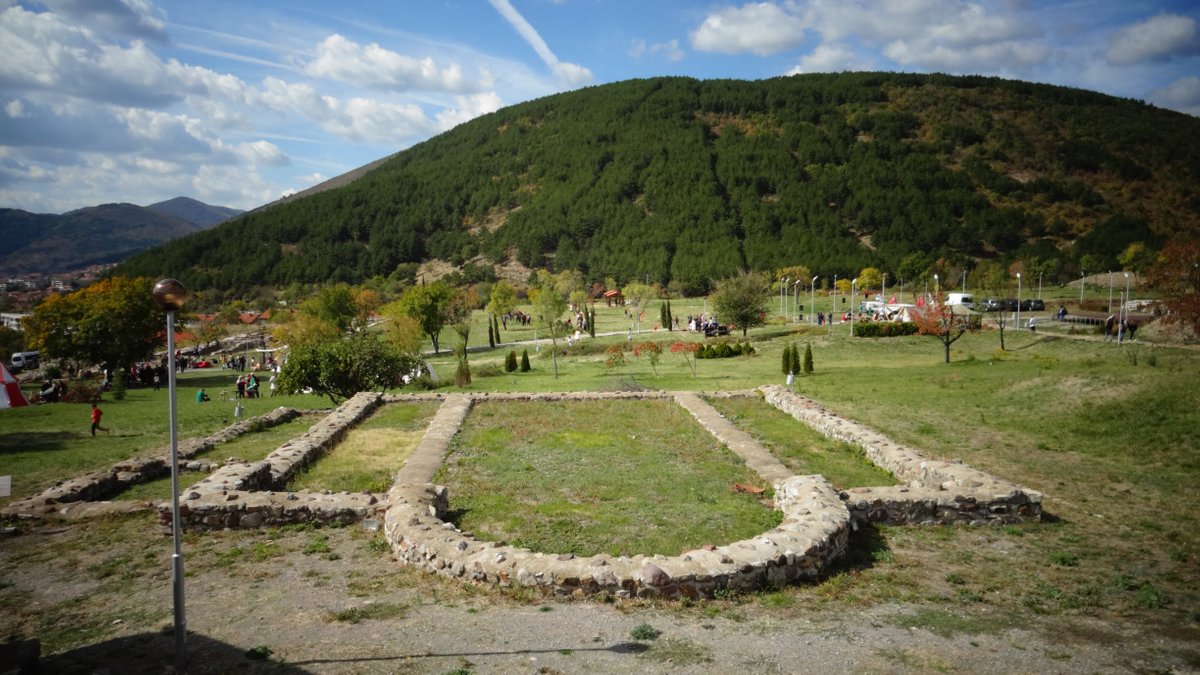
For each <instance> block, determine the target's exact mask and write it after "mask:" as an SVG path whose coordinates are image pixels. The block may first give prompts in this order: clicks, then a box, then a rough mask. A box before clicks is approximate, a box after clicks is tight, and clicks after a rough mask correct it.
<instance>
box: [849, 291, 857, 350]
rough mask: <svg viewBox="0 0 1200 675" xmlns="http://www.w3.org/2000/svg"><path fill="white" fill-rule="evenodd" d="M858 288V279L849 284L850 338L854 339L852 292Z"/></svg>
mask: <svg viewBox="0 0 1200 675" xmlns="http://www.w3.org/2000/svg"><path fill="white" fill-rule="evenodd" d="M857 287H858V277H855V278H854V280H852V281H851V282H850V337H854V290H855V288H857Z"/></svg>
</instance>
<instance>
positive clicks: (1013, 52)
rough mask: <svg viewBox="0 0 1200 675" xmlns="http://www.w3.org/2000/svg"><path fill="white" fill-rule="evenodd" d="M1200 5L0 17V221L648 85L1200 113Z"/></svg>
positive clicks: (384, 6)
mask: <svg viewBox="0 0 1200 675" xmlns="http://www.w3.org/2000/svg"><path fill="white" fill-rule="evenodd" d="M1198 23H1200V3H1197V2H1195V1H1194V0H1187V1H1183V0H1179V1H1176V0H1156V1H1150V0H1090V1H1086V2H1084V1H1068V2H1042V1H1040V0H979V1H976V2H964V1H962V0H891V1H884V2H871V1H869V0H771V1H766V2H752V3H740V4H739V3H727V2H723V1H721V0H714V1H711V2H707V1H704V0H700V1H696V2H689V1H686V0H342V1H341V2H338V3H333V2H329V1H328V0H326V1H316V0H252V1H251V0H238V1H234V0H229V1H225V0H40V1H34V0H0V208H18V209H24V210H27V211H33V212H37V213H62V212H65V211H69V210H72V209H76V208H81V207H84V206H92V205H96V204H102V203H111V202H131V203H134V204H140V205H148V204H152V203H154V202H158V201H162V200H166V199H170V198H173V197H177V196H186V197H192V198H194V199H199V200H201V201H204V202H207V203H209V204H214V205H221V206H232V207H236V208H242V209H249V208H254V207H256V206H259V205H262V204H265V203H268V202H270V201H273V200H275V199H278V198H279V197H281V196H283V195H285V194H290V193H292V192H295V191H298V190H303V189H305V188H307V187H310V186H312V185H314V184H316V183H319V182H321V181H323V180H325V179H327V178H332V177H334V176H337V175H338V174H341V173H344V172H346V171H349V170H351V169H354V168H356V167H359V166H361V165H363V164H366V163H368V162H371V161H373V160H376V159H379V158H380V157H384V156H387V155H390V154H392V153H394V152H398V151H400V150H403V149H405V148H408V147H411V146H413V145H415V144H417V143H420V142H421V141H423V140H425V139H428V138H430V137H432V136H435V135H437V134H439V133H442V132H444V131H447V130H449V129H451V128H453V127H454V126H456V125H458V124H461V123H462V122H465V121H467V120H470V119H472V118H474V117H477V116H479V115H483V114H486V113H489V112H492V111H495V110H497V109H499V108H501V107H504V106H507V105H513V104H516V103H520V102H522V101H528V100H531V99H535V98H540V97H543V96H548V95H551V94H555V93H559V92H564V91H570V90H573V89H578V88H581V87H586V86H594V85H600V84H605V83H609V82H617V81H621V80H627V79H631V78H644V77H657V76H663V75H684V76H690V77H697V78H738V79H750V80H754V79H765V78H770V77H778V76H784V75H791V74H797V73H814V72H842V71H854V70H883V71H898V72H920V73H925V72H942V73H952V74H982V75H996V76H1001V77H1007V78H1015V79H1021V80H1029V81H1035V82H1046V83H1051V84H1060V85H1067V86H1072V87H1081V88H1084V89H1092V90H1096V91H1101V92H1104V93H1107V94H1112V95H1116V96H1122V97H1127V98H1135V99H1140V100H1144V101H1146V102H1149V103H1153V104H1154V105H1157V106H1159V107H1163V108H1169V109H1172V110H1177V111H1181V112H1184V113H1187V114H1191V115H1200V27H1198Z"/></svg>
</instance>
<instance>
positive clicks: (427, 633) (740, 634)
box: [0, 514, 1200, 673]
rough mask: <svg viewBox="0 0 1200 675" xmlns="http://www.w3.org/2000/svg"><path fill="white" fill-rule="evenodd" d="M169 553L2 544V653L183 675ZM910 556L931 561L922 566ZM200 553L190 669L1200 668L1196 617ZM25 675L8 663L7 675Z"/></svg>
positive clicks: (187, 557)
mask: <svg viewBox="0 0 1200 675" xmlns="http://www.w3.org/2000/svg"><path fill="white" fill-rule="evenodd" d="M170 554H171V540H170V537H168V536H164V535H163V533H162V532H161V531H160V530H159V528H158V527H157V526H156V525H155V524H154V521H153V518H152V516H151V515H150V514H141V515H134V516H123V517H119V518H106V519H102V520H100V521H89V522H83V523H74V524H49V525H41V526H36V527H21V528H19V529H18V532H16V533H12V534H9V535H6V536H5V537H3V538H0V636H7V640H8V643H7V644H6V645H4V647H5V648H7V649H8V652H9V653H10V654H11V653H12V652H13V651H14V650H15V646H16V643H17V642H20V641H22V640H31V639H39V640H40V641H41V650H42V658H41V669H42V670H41V672H48V673H165V672H171V668H170V664H171V661H172V655H173V638H172V631H171V626H172V592H171V584H170ZM894 554H895V555H896V556H897V557H906V558H909V562H910V563H912V564H920V560H919V558H920V555H921V552H920V551H919V550H904V549H898V550H896V551H895V552H894ZM183 555H184V567H185V570H186V574H185V579H186V600H185V604H186V613H187V624H188V645H187V658H188V663H189V668H188V672H192V673H448V672H479V673H583V672H605V673H644V672H672V673H709V672H753V673H792V672H822V673H863V672H888V673H892V672H916V673H923V672H967V671H970V672H973V673H1014V672H1016V673H1057V672H1061V673H1075V672H1078V673H1085V672H1087V673H1118V672H1195V671H1196V669H1197V668H1198V667H1200V645H1198V644H1197V636H1198V635H1200V631H1198V629H1197V626H1196V624H1195V621H1194V620H1193V623H1192V625H1190V626H1189V625H1183V626H1174V627H1170V626H1161V625H1160V626H1149V625H1139V624H1137V623H1136V622H1132V621H1129V620H1127V619H1123V618H1121V617H1119V616H1061V615H1060V616H1054V617H1046V616H1036V615H1033V614H1030V615H1029V616H1024V617H1017V618H1015V619H1014V617H1012V616H1009V615H1005V614H1004V613H1002V612H994V611H989V608H988V607H987V606H981V607H979V608H978V609H971V610H970V611H966V609H965V608H964V607H962V606H961V605H949V606H945V607H942V606H937V605H936V604H929V605H921V606H915V605H912V604H902V603H896V602H878V601H855V600H854V598H853V597H847V596H846V595H845V594H842V593H840V592H839V591H838V589H836V588H821V587H820V586H818V587H817V588H810V589H801V590H800V591H798V592H789V591H781V592H778V593H767V594H757V595H751V596H746V597H742V598H731V599H722V600H712V601H701V602H695V603H686V602H685V603H680V602H649V601H618V600H608V601H605V600H595V599H593V600H588V601H570V600H559V599H553V598H550V599H545V598H537V597H533V596H529V595H526V594H524V593H523V592H522V591H520V590H514V589H509V590H495V589H491V588H481V587H474V586H468V585H464V584H462V583H458V582H456V581H449V580H442V579H439V578H436V577H433V576H431V575H427V574H425V573H421V572H418V571H415V570H411V569H407V568H404V567H401V566H400V565H399V564H398V563H397V562H396V561H395V560H394V559H393V558H392V556H391V554H390V552H389V551H388V550H387V549H386V546H384V545H383V543H382V539H381V537H380V536H379V535H378V533H373V532H368V531H366V530H364V529H363V528H361V527H359V526H354V527H347V528H341V529H321V530H317V529H308V528H295V529H290V530H286V531H275V532H259V531H255V532H219V533H209V534H203V535H199V534H190V535H187V537H186V538H185V541H184V548H183ZM861 573H862V574H872V573H873V571H872V570H871V569H866V570H863V571H862V572H861ZM825 584H826V586H836V585H837V584H836V582H833V581H829V582H825ZM656 632H657V636H656V639H650V637H651V636H653V635H654V634H655V633H656ZM2 653H3V650H0V654H2ZM12 665H13V664H12V663H11V662H8V663H6V662H5V661H4V659H3V658H2V657H0V672H7V671H8V667H11V666H12ZM6 666H7V667H6Z"/></svg>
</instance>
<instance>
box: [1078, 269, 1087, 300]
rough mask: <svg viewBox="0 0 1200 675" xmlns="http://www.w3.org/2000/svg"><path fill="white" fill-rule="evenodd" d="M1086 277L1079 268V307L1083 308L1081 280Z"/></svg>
mask: <svg viewBox="0 0 1200 675" xmlns="http://www.w3.org/2000/svg"><path fill="white" fill-rule="evenodd" d="M1085 278H1087V275H1086V274H1084V272H1083V270H1079V309H1083V280H1084V279H1085Z"/></svg>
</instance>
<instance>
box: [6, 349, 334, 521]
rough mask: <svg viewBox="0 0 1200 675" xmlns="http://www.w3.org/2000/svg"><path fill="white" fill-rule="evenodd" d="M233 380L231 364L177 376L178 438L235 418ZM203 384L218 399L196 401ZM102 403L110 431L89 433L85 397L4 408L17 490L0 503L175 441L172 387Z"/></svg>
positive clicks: (282, 400) (323, 402)
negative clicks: (229, 395) (224, 395)
mask: <svg viewBox="0 0 1200 675" xmlns="http://www.w3.org/2000/svg"><path fill="white" fill-rule="evenodd" d="M235 379H236V374H235V373H234V372H233V371H220V370H195V371H190V372H187V373H184V374H183V375H182V376H181V377H180V378H179V391H178V405H177V408H178V419H179V437H180V438H193V437H198V436H206V435H208V434H210V433H212V432H214V431H216V430H218V429H221V428H223V427H225V426H228V425H230V424H232V423H233V422H234V421H235V420H234V416H233V412H234V403H233V401H222V400H220V399H219V395H220V394H219V392H220V391H222V390H232V389H233V382H234V380H235ZM201 387H204V389H205V391H207V392H208V393H209V395H210V396H211V397H212V399H213V400H212V401H209V402H208V403H196V392H197V390H199V389H200V388H201ZM243 405H244V407H245V412H244V415H245V416H246V417H253V416H255V415H261V414H263V413H266V412H270V411H271V410H274V409H275V408H277V407H280V406H285V407H292V408H300V409H319V408H328V407H330V404H329V399H326V398H321V397H317V396H306V395H296V396H276V397H273V398H272V397H265V398H258V399H246V400H244V401H243ZM100 408H101V409H102V410H103V411H104V418H103V421H102V422H101V425H102V426H104V427H105V428H107V429H108V430H109V432H108V433H104V432H101V433H98V434H97V435H96V437H95V438H93V437H92V436H91V433H90V427H91V418H90V416H89V415H90V406H89V405H87V404H84V403H54V404H51V405H37V406H29V407H25V408H10V409H7V410H0V475H11V476H12V477H13V481H12V486H13V487H12V496H11V497H0V505H3V504H6V503H8V502H9V501H10V500H11V499H13V498H21V497H27V496H30V495H34V494H37V493H39V492H41V491H42V490H45V489H46V488H47V487H49V486H50V485H52V484H53V483H54V482H55V481H58V480H62V479H63V478H69V477H72V476H77V475H80V474H83V473H86V472H88V471H95V470H97V469H102V468H107V467H109V466H111V465H112V464H114V463H115V462H118V461H121V460H123V459H127V458H129V457H137V456H147V455H152V454H154V452H155V451H156V450H158V449H161V448H165V447H166V446H167V445H168V443H169V442H170V429H169V422H168V405H167V391H166V388H163V389H161V390H160V391H154V390H153V389H149V388H146V389H130V390H129V391H128V392H127V393H126V396H125V400H123V401H116V400H113V398H112V395H111V394H105V396H104V399H103V400H102V401H101V402H100ZM310 424H311V422H310ZM272 449H273V448H272ZM268 452H269V450H268Z"/></svg>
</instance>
